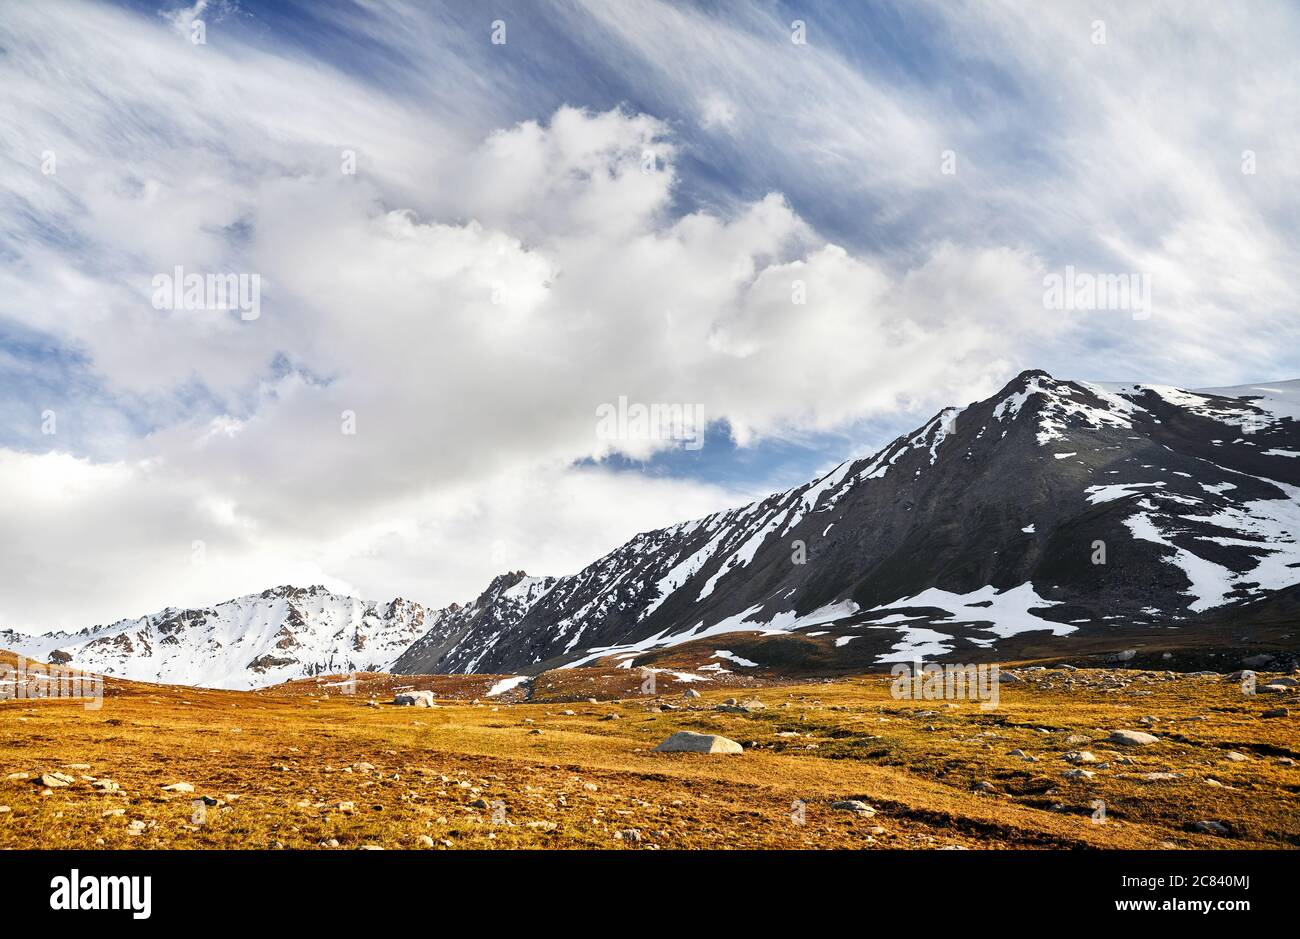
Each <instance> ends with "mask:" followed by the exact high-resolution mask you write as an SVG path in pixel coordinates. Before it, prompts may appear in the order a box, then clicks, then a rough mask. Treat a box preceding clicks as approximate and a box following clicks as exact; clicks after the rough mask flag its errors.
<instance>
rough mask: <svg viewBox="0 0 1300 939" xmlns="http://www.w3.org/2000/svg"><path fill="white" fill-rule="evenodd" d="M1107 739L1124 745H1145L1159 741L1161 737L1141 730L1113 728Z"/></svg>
mask: <svg viewBox="0 0 1300 939" xmlns="http://www.w3.org/2000/svg"><path fill="white" fill-rule="evenodd" d="M1106 739H1107V741H1108V742H1110V743H1117V744H1119V745H1120V746H1122V747H1145V746H1147V745H1148V744H1152V743H1156V742H1158V741H1159V739H1160V738H1159V737H1156V736H1154V735H1152V734H1147V733H1143V732H1142V731H1140V730H1112V731H1111V732H1110V736H1109V737H1107V738H1106Z"/></svg>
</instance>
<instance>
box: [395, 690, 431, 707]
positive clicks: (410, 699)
mask: <svg viewBox="0 0 1300 939" xmlns="http://www.w3.org/2000/svg"><path fill="white" fill-rule="evenodd" d="M393 703H394V704H401V705H405V706H406V707H417V708H431V707H434V703H433V692H432V691H399V692H398V693H397V694H395V695H393Z"/></svg>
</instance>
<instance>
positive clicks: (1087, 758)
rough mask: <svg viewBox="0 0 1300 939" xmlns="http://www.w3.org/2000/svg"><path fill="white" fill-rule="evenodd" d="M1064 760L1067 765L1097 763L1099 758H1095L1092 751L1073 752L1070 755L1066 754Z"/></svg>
mask: <svg viewBox="0 0 1300 939" xmlns="http://www.w3.org/2000/svg"><path fill="white" fill-rule="evenodd" d="M1064 759H1065V762H1067V763H1096V762H1097V757H1096V756H1094V755H1093V754H1092V752H1091V751H1090V750H1071V751H1070V752H1069V753H1067V754H1065V757H1064Z"/></svg>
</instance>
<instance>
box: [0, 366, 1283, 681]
mask: <svg viewBox="0 0 1300 939" xmlns="http://www.w3.org/2000/svg"><path fill="white" fill-rule="evenodd" d="M1297 584H1300V381H1290V382H1279V383H1273V384H1269V385H1260V386H1242V387H1235V388H1218V389H1208V390H1204V391H1200V392H1192V391H1185V390H1181V389H1177V388H1172V387H1167V386H1160V385H1137V384H1134V385H1123V384H1092V383H1088V382H1074V381H1062V380H1058V379H1055V378H1053V377H1052V376H1050V375H1048V374H1046V373H1045V372H1041V371H1029V372H1024V373H1022V374H1021V375H1019V376H1017V377H1016V378H1015V379H1014V380H1012V381H1011V382H1010V383H1008V384H1007V386H1006V387H1004V388H1003V389H1002V390H1001V391H1000V392H998V393H997V394H995V395H994V396H992V397H990V398H988V399H986V400H984V401H978V402H975V403H973V404H970V405H968V406H967V407H965V408H947V409H945V410H943V411H941V412H940V413H939V414H937V415H935V416H934V417H933V418H932V419H931V420H929V421H928V422H926V423H925V424H924V425H923V426H922V427H920V428H919V429H918V430H916V431H914V432H912V433H910V434H906V435H904V436H902V437H899V438H898V439H896V440H894V441H893V442H892V443H890V444H889V445H888V446H886V447H884V448H883V449H882V450H880V451H879V452H878V453H876V454H874V455H872V456H870V457H867V458H865V459H856V460H850V461H847V462H845V463H842V464H840V465H839V466H837V467H835V468H834V469H833V470H831V471H830V472H828V473H826V474H825V475H823V476H821V477H820V478H818V479H815V480H813V481H811V482H809V483H806V484H804V485H800V486H796V487H795V488H793V489H789V490H786V491H785V492H779V493H775V494H773V495H771V496H768V497H767V498H765V499H763V500H761V501H758V502H755V503H752V504H750V505H745V506H741V507H739V508H736V509H732V510H729V511H726V512H719V513H716V514H714V515H710V516H708V517H706V518H702V519H697V520H694V521H689V522H682V523H680V524H678V525H674V526H671V527H669V528H665V529H661V530H658V531H652V532H645V533H643V534H640V535H637V536H636V537H635V538H633V539H631V540H630V541H628V542H627V543H626V544H624V545H622V546H621V547H619V548H617V549H615V550H614V551H612V552H610V553H609V554H607V555H605V556H604V557H602V558H600V559H598V560H596V561H595V562H593V563H592V564H590V565H588V566H587V567H586V568H584V569H583V570H581V571H579V572H578V573H576V574H573V575H570V576H566V577H559V578H555V577H529V576H527V575H525V574H524V573H523V572H522V571H517V572H513V573H507V574H502V575H500V576H498V577H497V578H495V579H494V580H493V581H492V583H491V584H490V585H489V586H488V588H487V589H486V590H484V591H483V593H482V594H481V595H480V596H479V597H478V598H477V599H476V600H475V601H474V602H473V603H470V604H467V605H463V606H462V605H459V604H452V605H451V606H448V607H445V608H443V609H438V610H434V609H426V608H425V607H422V606H420V605H419V604H416V603H411V602H409V601H405V600H400V599H399V600H394V601H392V602H391V603H388V604H376V603H373V602H369V601H364V600H358V599H354V598H349V597H338V596H334V595H332V594H330V593H329V592H328V591H326V590H324V588H319V587H313V588H309V589H307V590H298V589H294V588H278V589H276V590H270V591H267V592H266V593H264V594H260V595H256V596H250V597H243V598H240V599H238V600H232V601H229V602H228V603H223V604H219V605H218V606H216V607H213V608H211V609H204V610H173V609H168V610H164V611H163V612H162V613H158V614H155V615H153V616H147V617H143V618H141V619H138V620H126V621H123V622H120V623H115V624H113V625H111V626H96V627H92V628H90V629H86V630H83V631H81V632H78V633H50V634H46V635H41V636H30V635H24V634H20V633H13V632H0V647H3V648H10V649H13V650H14V651H17V652H21V653H24V654H27V655H29V656H32V657H33V658H44V659H50V660H55V661H70V662H71V663H72V664H75V665H78V666H81V667H84V668H87V669H90V670H93V671H102V672H105V673H107V674H112V675H120V676H123V677H130V678H139V679H147V680H151V681H163V682H176V683H185V684H195V685H207V686H215V687H228V688H248V687H256V686H262V685H269V684H273V683H275V682H278V681H283V680H284V679H286V678H295V677H300V676H303V675H312V674H320V673H324V672H346V671H351V670H357V671H394V672H398V673H402V674H418V673H429V672H478V673H515V672H521V671H534V670H536V669H538V668H543V667H553V666H556V665H579V664H583V663H586V662H591V661H594V660H597V659H605V660H607V661H614V662H617V663H619V664H621V665H625V666H630V665H631V664H632V663H633V661H634V660H638V657H640V659H641V660H645V658H646V657H653V656H655V655H657V654H662V653H663V651H664V650H667V649H672V648H675V647H677V646H680V645H682V644H685V643H691V644H692V646H693V647H698V646H700V645H701V644H703V645H704V646H705V654H712V655H715V656H717V657H718V664H716V665H714V666H710V667H714V668H722V667H724V663H725V667H727V668H736V667H749V666H750V665H752V663H751V662H750V660H749V659H746V658H745V657H744V656H742V655H737V654H736V653H735V652H732V651H731V650H730V649H729V648H728V646H734V645H735V643H736V642H737V641H738V640H737V636H738V635H742V634H749V635H751V636H752V635H753V634H760V635H766V636H787V637H791V636H797V637H798V638H800V639H801V641H804V645H805V646H807V645H813V646H815V649H816V652H817V655H818V657H819V658H818V659H817V661H818V662H819V663H820V665H833V666H835V667H863V666H869V665H874V664H880V663H885V662H890V661H900V660H910V659H911V658H913V657H915V656H922V657H933V656H939V655H944V654H948V653H952V654H954V655H960V654H962V653H966V654H971V655H974V654H977V653H979V652H981V651H983V652H990V650H996V649H998V648H1000V647H1002V646H1005V644H1006V643H1007V642H1008V641H1009V640H1012V639H1013V637H1021V639H1018V640H1015V641H1022V640H1023V638H1024V637H1025V636H1031V637H1035V636H1038V637H1046V638H1048V639H1051V638H1052V637H1061V638H1062V639H1064V640H1074V639H1079V638H1085V637H1087V638H1095V637H1102V638H1103V639H1105V640H1107V641H1111V640H1113V641H1114V642H1116V643H1123V637H1124V632H1125V630H1131V629H1133V628H1181V629H1189V630H1190V629H1194V628H1196V627H1197V624H1198V623H1201V622H1206V621H1208V620H1207V617H1209V616H1210V614H1213V615H1215V616H1218V617H1220V620H1219V621H1221V620H1222V613H1223V611H1224V610H1225V609H1230V608H1231V607H1232V606H1233V605H1237V604H1241V605H1242V606H1241V609H1242V611H1243V615H1245V614H1246V613H1249V615H1251V616H1263V617H1265V618H1268V617H1275V616H1277V615H1280V614H1279V612H1278V611H1283V612H1284V611H1285V610H1290V609H1292V608H1294V606H1295V595H1296V592H1297V589H1300V588H1297V587H1296V585H1297ZM722 636H728V637H729V638H728V639H726V640H723V639H721V638H719V637H722ZM711 644H716V650H715V649H714V645H711ZM1119 647H1122V645H1121V646H1119ZM798 654H800V655H806V654H807V649H806V648H804V647H801V649H800V651H799V653H798Z"/></svg>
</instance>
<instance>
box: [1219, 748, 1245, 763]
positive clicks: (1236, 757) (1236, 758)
mask: <svg viewBox="0 0 1300 939" xmlns="http://www.w3.org/2000/svg"><path fill="white" fill-rule="evenodd" d="M1223 755H1224V756H1225V757H1227V758H1228V759H1229V760H1232V762H1234V763H1245V762H1246V761H1247V760H1249V759H1250V757H1248V756H1246V754H1244V753H1238V752H1237V751H1236V750H1229V751H1228V752H1227V753H1225V754H1223Z"/></svg>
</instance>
